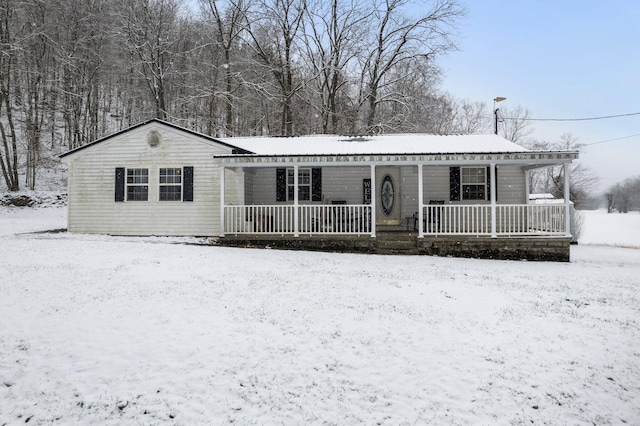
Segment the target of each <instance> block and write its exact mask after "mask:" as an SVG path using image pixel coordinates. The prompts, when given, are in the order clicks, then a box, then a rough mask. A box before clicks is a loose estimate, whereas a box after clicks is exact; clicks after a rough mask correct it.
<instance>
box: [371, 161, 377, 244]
mask: <svg viewBox="0 0 640 426" xmlns="http://www.w3.org/2000/svg"><path fill="white" fill-rule="evenodd" d="M377 189H378V188H377V187H376V166H375V165H373V164H372V165H371V237H372V238H375V236H376V204H377V201H376V191H377Z"/></svg>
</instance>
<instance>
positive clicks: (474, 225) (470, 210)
mask: <svg viewBox="0 0 640 426" xmlns="http://www.w3.org/2000/svg"><path fill="white" fill-rule="evenodd" d="M495 207H496V210H495V211H496V221H495V223H496V230H495V234H496V235H564V234H566V230H565V223H566V222H565V206H564V205H533V204H498V205H496V206H495ZM422 208H423V234H424V235H492V229H491V226H492V225H491V223H492V220H491V211H492V209H491V205H486V204H483V205H423V206H422Z"/></svg>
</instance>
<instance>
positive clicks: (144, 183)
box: [127, 169, 149, 201]
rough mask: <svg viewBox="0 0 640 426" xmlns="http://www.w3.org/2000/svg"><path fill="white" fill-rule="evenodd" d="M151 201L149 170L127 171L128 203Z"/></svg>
mask: <svg viewBox="0 0 640 426" xmlns="http://www.w3.org/2000/svg"><path fill="white" fill-rule="evenodd" d="M148 200H149V169H127V201H148Z"/></svg>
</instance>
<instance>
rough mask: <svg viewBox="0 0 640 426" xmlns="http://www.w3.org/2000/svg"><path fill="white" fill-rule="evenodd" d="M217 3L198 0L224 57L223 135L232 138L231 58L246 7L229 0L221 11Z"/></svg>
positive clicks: (235, 0)
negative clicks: (210, 22) (210, 23)
mask: <svg viewBox="0 0 640 426" xmlns="http://www.w3.org/2000/svg"><path fill="white" fill-rule="evenodd" d="M218 3H219V1H216V0H200V5H201V8H202V10H203V13H204V14H205V16H206V17H207V18H208V19H211V21H212V26H213V28H214V31H215V32H214V34H215V43H216V45H217V46H219V47H220V49H221V50H222V53H223V55H224V56H223V58H224V62H223V64H222V68H223V70H224V83H225V85H224V99H225V121H224V122H225V126H224V132H223V135H224V136H233V135H234V134H235V131H234V125H233V116H234V114H233V110H234V108H233V92H234V78H233V68H234V65H235V64H234V60H233V58H232V56H233V55H234V53H236V52H238V49H234V47H235V45H236V44H237V43H238V41H239V39H240V36H241V34H242V31H243V30H244V22H245V19H246V14H247V6H246V3H245V2H244V1H243V0H229V1H228V2H227V4H226V9H223V10H221V9H219V8H218ZM214 92H215V91H214Z"/></svg>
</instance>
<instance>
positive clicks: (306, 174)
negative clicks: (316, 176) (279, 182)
mask: <svg viewBox="0 0 640 426" xmlns="http://www.w3.org/2000/svg"><path fill="white" fill-rule="evenodd" d="M294 188H295V187H294V175H293V169H287V201H293V198H294V193H293V190H294ZM310 199H311V169H298V201H309V200H310Z"/></svg>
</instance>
